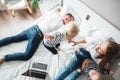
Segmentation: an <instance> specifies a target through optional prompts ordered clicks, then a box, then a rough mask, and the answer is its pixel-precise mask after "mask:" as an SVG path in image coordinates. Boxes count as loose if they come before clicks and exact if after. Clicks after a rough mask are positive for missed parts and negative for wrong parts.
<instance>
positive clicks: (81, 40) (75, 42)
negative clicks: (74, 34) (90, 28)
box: [71, 39, 86, 46]
mask: <svg viewBox="0 0 120 80" xmlns="http://www.w3.org/2000/svg"><path fill="white" fill-rule="evenodd" d="M71 42H72V43H74V44H73V45H74V46H75V45H77V44H81V43H86V39H80V40H79V41H71Z"/></svg>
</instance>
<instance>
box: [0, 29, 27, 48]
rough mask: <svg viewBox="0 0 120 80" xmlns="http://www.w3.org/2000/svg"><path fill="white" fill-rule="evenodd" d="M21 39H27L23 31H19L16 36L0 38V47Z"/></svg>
mask: <svg viewBox="0 0 120 80" xmlns="http://www.w3.org/2000/svg"><path fill="white" fill-rule="evenodd" d="M23 40H27V35H26V32H25V31H23V32H21V33H19V34H18V35H16V36H11V37H7V38H4V39H2V40H0V47H1V46H4V45H7V44H10V43H13V42H20V41H23Z"/></svg>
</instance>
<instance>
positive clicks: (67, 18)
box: [62, 15, 74, 24]
mask: <svg viewBox="0 0 120 80" xmlns="http://www.w3.org/2000/svg"><path fill="white" fill-rule="evenodd" d="M62 20H63V22H64V24H66V23H68V22H70V21H73V20H74V19H73V17H72V16H70V15H65V16H64V17H63V19H62Z"/></svg>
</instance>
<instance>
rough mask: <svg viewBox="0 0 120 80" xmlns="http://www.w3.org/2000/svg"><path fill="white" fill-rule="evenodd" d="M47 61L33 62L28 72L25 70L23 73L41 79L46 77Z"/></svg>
mask: <svg viewBox="0 0 120 80" xmlns="http://www.w3.org/2000/svg"><path fill="white" fill-rule="evenodd" d="M47 67H48V64H47V63H43V62H32V64H31V65H30V69H28V70H27V71H26V72H24V73H23V74H22V75H24V76H29V77H35V78H40V79H45V78H46V76H47V74H48V73H47Z"/></svg>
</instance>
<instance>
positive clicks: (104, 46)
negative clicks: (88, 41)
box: [96, 42, 109, 55]
mask: <svg viewBox="0 0 120 80" xmlns="http://www.w3.org/2000/svg"><path fill="white" fill-rule="evenodd" d="M108 45H109V43H108V42H103V43H101V44H99V45H98V46H97V47H96V52H98V53H99V54H101V55H105V54H106V52H107V47H108Z"/></svg>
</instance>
